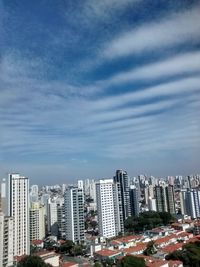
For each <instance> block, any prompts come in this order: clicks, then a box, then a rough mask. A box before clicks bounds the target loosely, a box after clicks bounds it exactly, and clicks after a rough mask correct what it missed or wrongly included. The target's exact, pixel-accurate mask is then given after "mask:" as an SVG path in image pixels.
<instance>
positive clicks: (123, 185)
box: [113, 170, 131, 220]
mask: <svg viewBox="0 0 200 267" xmlns="http://www.w3.org/2000/svg"><path fill="white" fill-rule="evenodd" d="M113 179H114V182H115V183H119V184H120V187H119V193H118V194H119V195H121V198H122V212H123V218H124V220H125V219H127V218H128V217H129V216H131V209H130V194H129V193H130V192H129V189H130V178H129V176H128V174H127V172H126V171H123V170H117V171H116V174H115V176H114V178H113Z"/></svg>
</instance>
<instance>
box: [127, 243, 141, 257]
mask: <svg viewBox="0 0 200 267" xmlns="http://www.w3.org/2000/svg"><path fill="white" fill-rule="evenodd" d="M145 248H146V244H144V243H137V244H136V246H134V247H130V248H125V249H123V251H124V252H125V253H130V254H131V253H133V252H139V251H142V250H145Z"/></svg>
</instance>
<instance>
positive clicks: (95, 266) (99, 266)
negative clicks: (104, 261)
mask: <svg viewBox="0 0 200 267" xmlns="http://www.w3.org/2000/svg"><path fill="white" fill-rule="evenodd" d="M93 267H102V265H101V263H100V262H99V261H96V262H95V263H94V265H93Z"/></svg>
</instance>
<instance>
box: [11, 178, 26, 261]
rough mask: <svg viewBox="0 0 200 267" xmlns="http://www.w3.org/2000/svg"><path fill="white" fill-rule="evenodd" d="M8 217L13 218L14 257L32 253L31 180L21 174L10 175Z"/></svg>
mask: <svg viewBox="0 0 200 267" xmlns="http://www.w3.org/2000/svg"><path fill="white" fill-rule="evenodd" d="M7 203H8V216H10V217H13V221H14V238H13V249H14V256H21V255H28V254H29V253H30V238H29V179H28V178H27V177H23V176H20V175H19V174H9V175H8V194H7Z"/></svg>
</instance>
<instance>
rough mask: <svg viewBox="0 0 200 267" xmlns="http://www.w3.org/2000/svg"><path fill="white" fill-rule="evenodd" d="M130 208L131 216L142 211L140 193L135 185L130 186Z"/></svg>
mask: <svg viewBox="0 0 200 267" xmlns="http://www.w3.org/2000/svg"><path fill="white" fill-rule="evenodd" d="M130 208H131V216H134V217H137V216H138V215H139V213H140V207H139V194H138V189H137V187H136V186H135V185H131V186H130Z"/></svg>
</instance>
